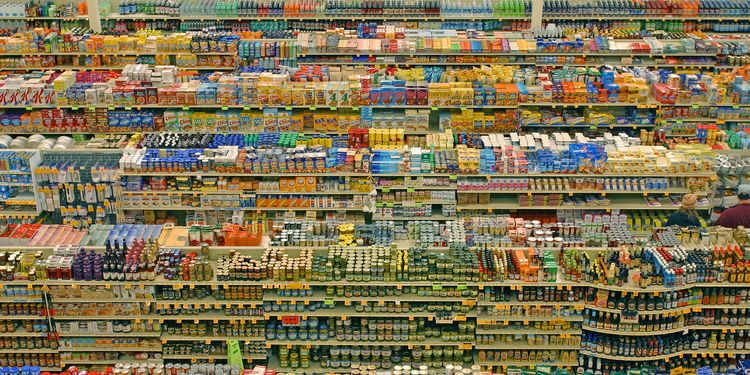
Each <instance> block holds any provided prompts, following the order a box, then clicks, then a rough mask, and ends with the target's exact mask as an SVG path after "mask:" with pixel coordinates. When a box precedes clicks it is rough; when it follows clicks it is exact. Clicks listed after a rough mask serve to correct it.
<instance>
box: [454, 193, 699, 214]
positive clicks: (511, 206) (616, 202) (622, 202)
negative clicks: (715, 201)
mask: <svg viewBox="0 0 750 375" xmlns="http://www.w3.org/2000/svg"><path fill="white" fill-rule="evenodd" d="M610 202H611V203H610V204H608V205H580V206H573V205H562V206H521V205H519V204H518V200H517V198H514V197H508V196H505V197H498V198H494V199H493V200H492V201H491V202H490V203H487V204H464V205H461V207H459V208H458V210H459V211H464V210H465V211H468V210H519V211H523V210H613V209H614V210H679V209H680V206H675V205H669V204H662V205H661V206H650V205H648V203H647V202H646V201H645V200H644V199H643V198H642V197H641V198H617V199H614V198H612V199H610ZM696 209H698V210H702V209H708V207H703V206H698V207H696Z"/></svg>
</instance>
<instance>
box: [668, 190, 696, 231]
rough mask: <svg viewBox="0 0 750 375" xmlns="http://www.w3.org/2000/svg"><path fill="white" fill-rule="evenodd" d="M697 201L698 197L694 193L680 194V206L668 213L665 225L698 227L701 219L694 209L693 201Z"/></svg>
mask: <svg viewBox="0 0 750 375" xmlns="http://www.w3.org/2000/svg"><path fill="white" fill-rule="evenodd" d="M697 202H698V197H697V196H696V195H695V194H685V195H683V196H682V207H680V209H679V210H678V211H677V212H675V213H673V214H671V215H669V219H667V225H666V226H671V225H677V226H679V227H683V228H684V227H700V226H701V220H700V217H699V216H698V212H697V211H695V203H697Z"/></svg>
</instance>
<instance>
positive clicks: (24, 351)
mask: <svg viewBox="0 0 750 375" xmlns="http://www.w3.org/2000/svg"><path fill="white" fill-rule="evenodd" d="M0 353H3V354H13V353H22V354H34V353H36V354H55V353H57V349H0Z"/></svg>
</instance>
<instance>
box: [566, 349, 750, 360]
mask: <svg viewBox="0 0 750 375" xmlns="http://www.w3.org/2000/svg"><path fill="white" fill-rule="evenodd" d="M580 353H581V354H583V355H587V356H592V357H597V358H603V359H612V360H617V361H663V360H666V359H668V358H674V357H680V358H682V357H684V356H691V357H693V358H697V357H699V356H700V357H704V358H705V357H716V356H726V357H733V356H735V355H743V354H750V351H749V350H715V349H701V350H687V351H680V352H676V353H670V354H662V355H657V356H648V357H637V356H630V355H626V356H621V355H608V354H603V353H596V352H591V351H588V350H581V352H580Z"/></svg>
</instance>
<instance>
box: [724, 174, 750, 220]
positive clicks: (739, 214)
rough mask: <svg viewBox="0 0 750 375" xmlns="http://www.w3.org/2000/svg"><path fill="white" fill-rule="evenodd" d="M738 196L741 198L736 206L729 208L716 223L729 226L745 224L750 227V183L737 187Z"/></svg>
mask: <svg viewBox="0 0 750 375" xmlns="http://www.w3.org/2000/svg"><path fill="white" fill-rule="evenodd" d="M737 198H738V199H739V200H740V202H739V203H737V205H736V206H734V207H731V208H727V209H726V210H724V212H722V213H721V216H719V220H716V225H720V226H722V227H727V228H737V227H739V226H743V227H745V228H750V185H740V186H738V187H737Z"/></svg>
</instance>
